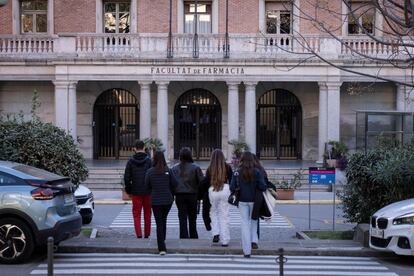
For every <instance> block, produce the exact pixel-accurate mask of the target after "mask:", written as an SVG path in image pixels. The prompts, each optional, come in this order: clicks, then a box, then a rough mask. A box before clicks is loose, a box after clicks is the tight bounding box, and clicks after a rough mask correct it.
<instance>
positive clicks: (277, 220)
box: [110, 205, 293, 228]
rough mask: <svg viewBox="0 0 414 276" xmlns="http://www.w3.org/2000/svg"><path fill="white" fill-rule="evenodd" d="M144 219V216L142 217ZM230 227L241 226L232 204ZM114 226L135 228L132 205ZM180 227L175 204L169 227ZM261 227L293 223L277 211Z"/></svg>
mask: <svg viewBox="0 0 414 276" xmlns="http://www.w3.org/2000/svg"><path fill="white" fill-rule="evenodd" d="M141 217H143V216H141ZM141 219H143V218H141ZM151 221H152V223H153V225H155V220H154V216H152V217H151ZM229 222H230V227H240V213H239V210H238V209H237V208H236V207H233V206H231V207H230V211H229ZM197 226H204V222H203V218H202V216H201V214H200V215H198V216H197ZM110 227H112V228H133V227H134V221H133V218H132V206H131V205H125V207H124V208H123V209H122V211H121V212H120V213H119V215H118V216H117V217H116V218H115V219H114V221H113V222H112V223H111V225H110ZM170 227H179V220H178V210H177V207H176V206H175V205H173V206H172V208H171V211H170V213H169V214H168V219H167V228H170ZM260 227H261V228H275V227H276V228H292V227H293V226H292V224H291V223H290V222H289V221H288V220H287V219H286V218H285V217H283V216H281V215H280V214H279V213H277V212H275V213H274V216H273V218H272V220H271V221H267V222H261V223H260Z"/></svg>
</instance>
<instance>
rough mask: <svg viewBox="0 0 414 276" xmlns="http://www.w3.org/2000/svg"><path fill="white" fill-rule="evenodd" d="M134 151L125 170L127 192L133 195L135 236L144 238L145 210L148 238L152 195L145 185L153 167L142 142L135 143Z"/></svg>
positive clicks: (145, 232) (145, 230) (147, 235)
mask: <svg viewBox="0 0 414 276" xmlns="http://www.w3.org/2000/svg"><path fill="white" fill-rule="evenodd" d="M134 151H135V154H134V156H132V157H131V158H130V159H129V160H128V163H127V165H126V168H125V174H124V181H125V192H126V193H127V194H129V195H132V215H133V217H134V226H135V234H136V235H137V238H142V231H141V212H142V208H144V235H145V238H148V237H149V236H150V234H151V195H150V190H149V189H148V187H147V186H146V185H145V173H146V172H147V170H148V169H149V168H150V167H151V159H150V158H149V157H148V155H147V154H146V153H145V151H144V142H142V141H141V140H137V141H136V142H135V147H134Z"/></svg>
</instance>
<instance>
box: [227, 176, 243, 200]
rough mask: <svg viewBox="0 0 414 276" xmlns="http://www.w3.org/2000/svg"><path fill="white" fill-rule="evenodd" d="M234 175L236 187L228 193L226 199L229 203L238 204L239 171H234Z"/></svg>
mask: <svg viewBox="0 0 414 276" xmlns="http://www.w3.org/2000/svg"><path fill="white" fill-rule="evenodd" d="M234 177H236V189H234V191H233V192H232V193H231V194H230V196H229V199H228V200H227V201H228V203H229V204H231V205H233V206H237V207H238V206H239V196H240V186H239V172H237V171H235V172H234Z"/></svg>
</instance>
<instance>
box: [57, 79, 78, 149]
mask: <svg viewBox="0 0 414 276" xmlns="http://www.w3.org/2000/svg"><path fill="white" fill-rule="evenodd" d="M54 84H55V125H56V126H57V127H59V128H62V129H64V130H65V131H66V132H68V133H70V134H71V135H72V137H73V139H75V141H76V140H77V120H76V119H77V118H76V117H77V107H76V84H77V82H75V81H54Z"/></svg>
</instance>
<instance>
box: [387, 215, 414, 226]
mask: <svg viewBox="0 0 414 276" xmlns="http://www.w3.org/2000/svg"><path fill="white" fill-rule="evenodd" d="M392 224H393V225H401V224H414V214H408V215H404V216H402V217H398V218H395V219H394V220H393V221H392Z"/></svg>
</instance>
